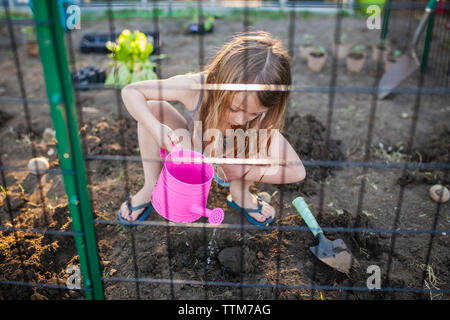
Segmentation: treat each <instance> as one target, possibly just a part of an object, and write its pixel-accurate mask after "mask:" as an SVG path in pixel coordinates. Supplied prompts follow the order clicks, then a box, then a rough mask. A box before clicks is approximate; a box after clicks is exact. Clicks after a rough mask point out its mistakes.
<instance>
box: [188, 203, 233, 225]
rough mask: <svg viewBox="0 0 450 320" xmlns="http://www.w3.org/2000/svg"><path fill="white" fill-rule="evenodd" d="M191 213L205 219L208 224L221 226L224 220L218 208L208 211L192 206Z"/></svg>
mask: <svg viewBox="0 0 450 320" xmlns="http://www.w3.org/2000/svg"><path fill="white" fill-rule="evenodd" d="M190 211H191V213H193V214H197V215H201V216H203V217H207V218H208V221H209V223H210V224H213V225H216V224H221V223H222V221H223V218H224V215H225V214H224V212H223V210H222V209H220V208H215V209H212V210H210V209H208V208H205V207H202V206H200V205H198V204H193V205H192V206H191V209H190Z"/></svg>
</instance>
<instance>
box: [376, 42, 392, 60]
mask: <svg viewBox="0 0 450 320" xmlns="http://www.w3.org/2000/svg"><path fill="white" fill-rule="evenodd" d="M389 51H390V48H389V46H387V45H385V46H380V45H379V44H377V45H375V46H373V49H372V60H373V61H375V62H378V59H380V60H381V62H384V61H386V60H387V56H388V54H389Z"/></svg>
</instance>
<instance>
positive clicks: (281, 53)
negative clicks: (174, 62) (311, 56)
mask: <svg viewBox="0 0 450 320" xmlns="http://www.w3.org/2000/svg"><path fill="white" fill-rule="evenodd" d="M203 71H204V72H206V74H207V76H206V80H205V83H206V84H264V85H291V84H292V75H291V62H290V57H289V55H288V53H287V51H286V49H285V48H284V46H283V43H282V42H281V41H280V40H278V39H276V38H273V37H272V36H271V35H270V34H269V33H267V32H264V31H252V32H246V33H238V34H237V35H235V37H233V39H232V40H231V41H230V42H228V43H226V44H225V45H224V46H223V47H222V48H221V49H220V50H219V51H218V52H217V53H216V54H215V56H214V57H213V58H212V59H211V61H210V63H209V64H208V65H206V66H205V68H204V70H203ZM237 92H239V91H230V90H217V89H216V90H207V91H204V99H203V100H202V103H201V105H200V110H199V120H201V121H202V122H201V123H202V132H206V130H208V129H211V128H215V129H218V128H220V127H221V124H222V123H221V122H222V119H223V117H224V115H225V112H226V110H227V109H228V108H229V107H230V105H231V102H232V99H233V96H234V95H235V94H236V93H237ZM289 94H290V92H289V91H256V95H257V97H258V99H259V101H260V103H261V104H262V105H263V106H265V107H267V108H269V110H268V111H267V112H266V113H265V114H264V115H263V116H259V117H257V118H255V119H253V120H251V121H249V122H248V123H247V124H246V125H245V126H233V129H239V128H240V129H242V130H244V132H245V131H246V130H247V129H256V130H258V129H267V132H268V137H269V139H268V141H267V149H268V148H269V146H270V143H271V139H270V137H271V134H270V130H272V129H278V130H282V127H283V123H284V115H285V108H286V104H287V99H288V97H289ZM257 132H258V131H257ZM211 142H212V141H203V145H202V147H203V150H204V149H205V148H206V146H207V145H208V144H210V143H211ZM258 145H259V143H258ZM217 147H222V146H217ZM235 150H236V147H235ZM245 150H246V152H245V156H246V157H248V146H246V148H245Z"/></svg>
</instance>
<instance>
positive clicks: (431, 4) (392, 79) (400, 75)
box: [378, 0, 439, 99]
mask: <svg viewBox="0 0 450 320" xmlns="http://www.w3.org/2000/svg"><path fill="white" fill-rule="evenodd" d="M438 2H439V0H429V1H428V5H427V7H426V8H425V13H424V15H423V16H422V19H421V20H420V22H419V25H418V27H417V29H416V31H415V33H414V36H413V39H412V41H411V44H410V45H409V48H408V50H407V51H406V53H405V54H404V55H402V56H401V57H400V58H399V59H398V61H397V62H396V63H394V65H393V66H392V67H391V68H390V69H389V70H388V71H387V72H386V73H385V74H384V75H383V77H382V78H381V79H380V82H379V84H378V87H379V88H380V89H381V91H380V92H379V93H378V99H384V98H385V97H386V96H388V95H389V94H390V93H391V91H392V90H393V89H394V88H395V87H397V86H398V85H400V83H401V82H402V81H403V80H405V79H406V78H407V77H408V76H409V75H410V74H411V73H413V72H414V71H416V70H417V69H418V68H419V67H421V62H420V61H419V58H418V56H417V53H416V46H417V41H418V40H419V37H420V35H421V34H422V31H423V30H424V29H425V26H426V25H427V22H428V20H429V17H430V15H431V14H432V13H433V12H434V11H435V10H436V6H437V3H438ZM430 41H431V33H429V32H427V35H426V38H425V45H424V53H425V52H427V51H428V49H429V45H430ZM422 63H424V62H423V61H422ZM421 72H424V70H421Z"/></svg>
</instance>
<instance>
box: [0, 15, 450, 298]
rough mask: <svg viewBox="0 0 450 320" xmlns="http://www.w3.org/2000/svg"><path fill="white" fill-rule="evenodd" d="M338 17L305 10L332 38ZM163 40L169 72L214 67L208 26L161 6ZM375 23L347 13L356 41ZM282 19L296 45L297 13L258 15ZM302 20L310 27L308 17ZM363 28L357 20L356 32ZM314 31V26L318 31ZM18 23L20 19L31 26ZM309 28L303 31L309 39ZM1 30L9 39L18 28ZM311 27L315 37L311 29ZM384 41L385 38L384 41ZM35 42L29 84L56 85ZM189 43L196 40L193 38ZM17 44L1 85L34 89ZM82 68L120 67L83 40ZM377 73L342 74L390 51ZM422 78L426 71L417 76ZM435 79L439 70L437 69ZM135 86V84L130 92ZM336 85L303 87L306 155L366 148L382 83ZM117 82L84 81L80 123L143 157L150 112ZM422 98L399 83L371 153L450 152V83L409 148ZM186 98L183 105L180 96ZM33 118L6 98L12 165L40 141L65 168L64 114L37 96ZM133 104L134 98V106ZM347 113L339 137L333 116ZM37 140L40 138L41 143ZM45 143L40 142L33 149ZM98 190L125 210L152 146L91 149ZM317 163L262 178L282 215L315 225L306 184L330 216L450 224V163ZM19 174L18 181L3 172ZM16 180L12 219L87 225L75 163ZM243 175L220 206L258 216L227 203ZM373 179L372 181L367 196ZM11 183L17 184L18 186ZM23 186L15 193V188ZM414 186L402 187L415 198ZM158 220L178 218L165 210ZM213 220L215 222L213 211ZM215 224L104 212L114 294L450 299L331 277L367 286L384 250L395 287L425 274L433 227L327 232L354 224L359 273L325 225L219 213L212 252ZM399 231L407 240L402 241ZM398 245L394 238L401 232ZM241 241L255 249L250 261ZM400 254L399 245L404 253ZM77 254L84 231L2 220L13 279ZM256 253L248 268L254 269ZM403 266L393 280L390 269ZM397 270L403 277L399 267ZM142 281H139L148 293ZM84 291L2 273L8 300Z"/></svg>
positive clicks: (39, 151) (9, 201) (339, 155)
mask: <svg viewBox="0 0 450 320" xmlns="http://www.w3.org/2000/svg"><path fill="white" fill-rule="evenodd" d="M334 22H335V21H334V19H332V18H326V17H325V18H321V19H320V20H319V19H314V18H312V19H311V20H309V21H308V22H307V23H304V22H299V25H300V26H301V28H308V29H311V30H310V32H309V33H312V32H313V31H314V32H315V33H317V41H318V42H321V43H322V44H326V43H329V44H330V47H331V43H332V32H328V31H327V30H331V29H333V26H334ZM116 23H117V26H116V27H117V28H118V29H119V28H125V27H127V28H130V29H135V28H136V29H141V30H143V29H146V26H147V24H148V21H143V20H139V19H136V21H121V20H118V21H116ZM160 23H161V25H160V28H161V41H162V43H163V48H162V52H164V53H168V54H169V56H170V59H169V60H165V61H162V62H161V64H160V65H159V67H160V68H161V71H162V77H163V78H167V77H169V76H172V75H175V74H180V73H186V72H190V71H195V70H198V63H199V61H198V43H199V39H198V36H195V35H189V36H188V35H186V34H185V33H184V32H183V31H182V30H180V24H181V22H179V21H175V20H164V19H162V20H161V21H160ZM362 23H363V22H361V21H360V20H357V19H351V18H347V19H346V20H345V24H344V26H343V30H344V32H347V34H349V32H350V31H352V30H361V32H354V33H352V36H354V39H349V40H352V41H353V42H355V43H364V42H371V41H372V39H378V38H379V37H373V38H372V36H369V34H367V31H364V30H363V29H364V28H363V25H362ZM267 24H270V26H271V28H270V30H267V31H270V32H272V33H273V34H274V35H275V36H278V37H280V38H281V39H282V40H283V41H284V42H285V44H287V32H286V30H287V29H286V21H283V20H270V21H269V22H268V21H264V20H257V21H255V22H254V28H255V29H264V30H266V29H267V28H266V27H265V26H266V25H267ZM300 26H297V27H300ZM241 27H242V26H241V25H240V24H239V23H236V24H230V23H229V21H224V20H217V21H216V22H215V29H214V33H212V34H208V35H205V38H204V45H205V50H206V51H205V52H206V56H207V57H209V56H210V55H211V54H212V53H213V52H214V51H215V50H216V48H217V47H218V46H220V45H221V44H222V43H223V42H224V41H225V40H226V39H228V38H229V37H230V36H231V35H232V34H233V33H235V32H237V31H242V30H241V29H242V28H241ZM345 30H347V31H345ZM92 31H98V32H108V24H107V22H106V21H99V22H90V23H86V24H85V25H84V26H83V27H82V32H79V33H74V36H73V41H74V44H77V43H78V41H79V40H80V39H81V36H82V34H83V33H88V32H92ZM302 32H303V31H302ZM17 34H19V31H18V30H17ZM297 37H298V39H297ZM0 38H1V39H0V40H2V41H7V38H6V34H5V33H4V32H3V34H0ZM295 42H296V43H297V44H300V43H301V42H302V36H301V32H298V35H296V39H295ZM372 42H374V44H375V41H372ZM20 48H21V50H20V52H19V57H20V60H21V64H22V69H23V71H24V76H25V83H26V86H27V88H26V92H27V96H28V97H29V98H38V99H45V98H46V91H45V85H44V83H43V79H42V68H41V66H40V64H39V60H38V59H36V58H29V57H27V56H26V54H25V52H24V49H23V45H22V46H21V47H20ZM180 48H183V50H180ZM7 49H8V47H4V46H3V47H1V48H0V50H1V53H2V54H0V68H1V70H2V72H1V73H0V93H1V92H5V93H4V94H5V96H8V97H20V90H19V87H18V84H17V78H16V71H15V67H14V61H13V58H12V55H11V54H10V51H8V50H7ZM297 49H298V48H296V49H295V57H294V59H293V73H294V83H296V84H298V85H307V86H309V85H311V84H315V85H321V86H328V85H329V76H328V75H329V73H330V71H331V64H330V62H328V63H327V65H326V66H325V68H324V70H323V71H322V72H321V73H314V72H311V71H309V70H308V69H307V67H306V64H305V62H302V61H301V60H300V59H299V58H298V57H297V56H298V54H297ZM76 62H77V66H78V67H82V66H88V65H92V64H93V65H96V66H98V67H102V68H108V67H107V65H108V59H106V58H105V56H104V55H95V54H89V55H81V54H80V53H79V52H78V51H77V52H76ZM365 68H366V72H365V73H361V74H358V75H350V74H347V73H346V72H345V61H342V62H339V65H338V69H339V77H338V79H337V82H338V83H337V85H338V86H347V85H348V86H357V85H367V86H371V85H373V77H374V75H375V63H372V62H370V61H368V62H367V64H366V66H365ZM408 81H409V82H408V83H407V84H406V85H411V86H414V85H415V84H416V83H417V77H416V75H415V77H412V78H411V79H409V80H408ZM427 81H428V82H427V85H430V86H432V85H433V82H432V81H433V79H432V78H430V79H428V80H427ZM119 98H120V97H119ZM329 98H330V95H329V94H324V93H298V92H294V93H293V94H292V95H291V101H290V106H289V112H288V114H287V118H286V124H285V128H284V131H283V134H284V135H285V137H286V138H287V140H288V141H289V142H290V143H291V144H292V146H293V147H294V149H295V150H296V151H297V153H298V154H299V156H300V158H301V159H302V160H303V161H312V160H324V159H325V157H324V154H323V147H324V146H325V145H327V146H328V153H327V157H326V159H327V160H330V161H354V162H358V161H364V159H365V147H366V146H365V139H366V137H367V129H368V121H369V120H368V119H369V115H370V112H369V111H370V108H371V106H372V101H371V97H370V96H368V95H358V94H352V95H350V94H346V93H339V94H335V96H334V109H333V112H332V113H330V112H329ZM116 99H117V95H116V94H115V93H114V91H111V90H104V91H87V92H82V93H79V94H77V100H78V105H77V106H78V108H80V109H79V111H81V114H82V115H83V123H82V124H81V125H80V136H81V137H83V139H84V146H85V151H86V153H87V154H89V155H103V156H117V155H126V156H139V146H138V143H137V135H136V122H135V121H134V120H133V119H132V118H131V117H130V115H129V114H128V113H127V112H126V110H125V109H121V112H120V114H121V116H119V112H118V107H117V103H119V105H120V101H117V100H116ZM414 102H415V97H414V96H412V95H393V96H392V97H390V98H389V99H387V100H385V101H382V102H379V103H378V104H377V109H376V117H375V120H374V121H375V123H374V131H373V135H372V137H371V139H372V140H371V143H370V145H369V146H368V150H370V157H369V158H370V159H369V160H370V161H376V162H384V163H392V162H405V161H416V162H423V163H428V162H436V163H445V162H449V158H448V156H449V155H448V153H449V150H450V127H449V125H448V123H449V119H450V116H449V115H450V107H448V101H446V99H445V97H441V96H432V97H430V96H423V97H422V101H421V106H422V107H421V110H420V113H419V116H418V117H419V119H418V125H417V128H416V132H415V137H414V144H413V148H412V149H413V151H412V152H411V154H410V155H407V154H405V153H404V152H405V148H406V146H407V142H408V136H409V132H410V128H411V124H412V122H411V121H412V116H413V114H412V111H413V106H414ZM174 106H175V107H176V108H177V109H178V110H180V111H181V110H182V108H183V106H182V105H181V104H179V103H174ZM29 108H30V121H31V123H32V128H31V132H29V130H28V129H27V126H26V121H25V117H24V109H23V106H22V105H21V104H15V103H4V104H3V105H2V110H1V112H0V134H1V137H2V143H1V150H2V165H3V166H9V167H20V168H26V166H27V163H28V160H29V159H30V158H31V157H32V156H33V155H36V156H44V157H46V158H47V159H48V160H49V163H50V168H51V169H57V168H59V163H58V156H57V152H56V142H55V140H51V141H44V140H42V133H43V131H44V129H45V128H51V127H52V124H51V118H50V114H49V110H48V106H47V105H40V104H31V105H30V106H29ZM122 108H123V107H122ZM330 114H331V116H332V118H333V119H332V125H331V127H330V130H331V134H330V140H329V141H328V143H326V138H327V132H326V130H325V128H326V124H327V123H328V119H329V118H328V117H329V116H330ZM31 143H32V144H31ZM32 146H34V150H33V148H32ZM86 167H87V171H88V178H89V190H90V195H91V199H92V205H93V212H94V218H95V219H99V220H110V221H113V220H116V219H117V210H118V208H119V207H120V205H121V203H122V202H123V201H124V200H125V199H126V196H127V192H130V193H131V194H134V193H136V192H137V191H138V190H139V189H140V188H141V187H142V186H143V183H144V180H143V173H142V166H141V163H140V162H139V161H129V162H126V163H124V162H122V161H117V160H113V159H112V158H111V160H96V159H90V160H87V161H86ZM306 170H307V177H306V179H305V180H304V181H302V182H299V183H295V184H286V185H270V184H264V183H261V184H259V185H253V186H252V187H251V191H252V192H258V191H266V192H268V193H269V194H271V195H272V205H273V206H274V207H275V209H276V210H277V221H276V223H275V225H278V226H305V224H304V222H303V221H302V219H301V217H300V215H299V214H298V213H297V212H296V210H295V209H294V208H293V206H292V204H291V202H292V200H293V199H294V198H296V197H297V196H302V197H304V199H305V201H306V202H307V203H308V205H309V207H310V209H311V211H312V212H313V213H314V214H315V215H316V217H317V218H318V222H319V224H320V225H321V226H322V227H340V228H346V227H349V228H375V229H382V230H391V229H393V228H394V226H395V221H396V217H397V214H398V220H397V224H396V227H398V228H400V229H408V230H430V229H432V227H433V223H434V219H435V215H436V214H437V213H438V214H439V216H438V219H437V220H436V228H437V229H439V230H448V229H449V227H450V223H449V213H450V209H449V208H450V207H449V203H444V204H442V205H440V206H437V204H436V203H435V202H433V200H432V199H431V198H430V196H429V195H428V190H429V187H431V185H433V184H437V183H440V184H444V185H446V186H447V187H449V177H448V175H447V176H444V171H443V170H418V169H416V170H410V169H408V170H406V175H405V176H402V175H401V170H399V169H387V168H366V169H365V170H364V169H363V168H360V167H341V168H331V167H323V168H320V167H312V166H307V167H306ZM3 177H4V180H3ZM3 177H2V181H1V185H2V188H3V189H4V192H3V191H2V192H1V193H0V194H1V196H0V200H1V202H0V222H1V227H2V228H8V227H15V228H33V229H39V230H47V229H49V230H54V231H72V225H71V218H70V215H69V212H68V208H67V197H66V195H65V192H64V184H63V181H62V177H61V175H60V174H56V173H47V174H45V175H43V176H41V177H40V178H38V177H37V176H36V175H34V174H31V173H29V172H28V171H26V170H19V171H4V175H3ZM228 191H229V190H228V188H223V187H220V186H219V185H217V184H216V182H215V181H213V184H212V187H211V191H210V194H209V198H208V208H214V207H221V208H223V209H224V211H225V219H224V222H223V223H224V224H240V223H241V222H243V223H245V224H248V222H247V221H245V219H243V218H242V216H241V215H240V214H239V212H238V211H236V210H234V209H230V208H229V207H227V205H226V203H225V197H226V195H227V194H228ZM361 191H363V192H364V195H363V196H360V192H361ZM5 192H6V193H5ZM6 195H7V196H6ZM399 199H400V200H401V201H399ZM148 220H149V221H159V222H163V221H165V220H164V219H163V218H161V217H160V216H159V215H158V214H156V212H155V211H153V212H152V213H151V214H150V216H149V218H148ZM198 222H206V220H205V219H203V218H202V219H200V220H199V221H198ZM212 233H213V230H212V229H210V228H205V229H204V228H190V227H186V226H181V227H170V228H169V227H167V228H166V227H155V226H138V227H133V228H129V227H124V226H120V225H114V224H111V225H107V224H101V223H97V224H96V234H97V240H98V251H99V255H100V260H101V262H100V263H101V270H102V276H103V277H104V278H105V281H104V289H105V296H106V298H107V299H135V298H138V297H139V298H142V299H172V298H175V299H205V298H208V299H240V298H241V297H242V298H244V299H273V298H274V297H275V296H276V295H278V297H279V298H281V299H418V298H422V299H448V298H449V295H448V294H437V293H429V292H425V293H424V294H423V295H421V296H420V295H419V294H417V293H411V292H402V291H386V292H369V291H365V290H356V289H355V290H351V291H343V290H330V288H332V287H347V286H355V287H358V288H365V287H366V281H367V278H368V276H369V275H370V274H368V273H367V267H369V266H371V265H377V266H379V267H380V270H381V279H382V283H381V286H382V288H386V287H390V288H391V287H392V288H422V280H423V279H422V276H423V275H424V272H423V270H424V268H425V265H424V263H425V258H426V256H427V253H428V248H429V241H430V235H429V234H427V233H418V234H415V233H407V234H396V236H395V238H394V239H393V238H392V233H385V232H358V233H350V232H339V233H338V232H326V235H327V237H328V238H329V239H337V238H342V239H343V240H344V242H345V243H346V244H347V246H348V247H349V248H350V249H351V251H352V253H353V255H354V257H355V258H356V259H357V260H358V262H359V265H358V266H357V267H355V268H354V269H353V270H351V272H350V274H348V275H345V274H342V273H339V272H337V271H335V270H333V269H331V268H330V267H328V266H327V265H324V264H323V263H322V262H320V261H318V260H317V259H316V258H315V257H314V256H313V254H312V253H311V251H310V250H309V247H310V246H312V245H315V244H316V242H315V239H314V238H313V236H312V234H311V233H310V232H309V231H306V232H304V231H279V230H276V229H275V230H269V231H267V230H266V231H264V230H247V231H242V230H240V229H231V230H230V229H222V228H217V229H216V234H215V237H214V241H213V242H212V249H213V250H212V254H211V262H210V264H209V265H208V266H207V258H208V256H209V252H208V248H207V246H208V242H209V241H210V239H211V236H212ZM393 240H394V241H393ZM392 244H394V246H393V247H392ZM448 247H449V239H448V234H446V235H445V234H437V235H436V236H435V237H434V240H433V247H432V251H431V255H430V267H429V269H428V270H427V272H425V280H426V283H425V288H448V287H449V282H450V272H449V270H450V268H449V266H450V260H449V258H450V251H449V250H448ZM241 250H242V256H243V258H244V260H243V261H241V260H240V259H241ZM391 253H392V255H391ZM70 265H79V261H78V256H77V253H76V250H75V245H74V241H73V237H72V236H61V235H55V234H52V235H45V236H44V235H42V234H36V233H25V232H21V231H20V232H10V231H7V230H6V231H1V232H0V280H8V281H29V282H33V283H46V284H51V285H58V284H59V285H65V284H66V280H67V279H68V276H69V274H68V273H67V272H66V270H67V268H68V267H69V266H70ZM241 267H242V268H241ZM388 267H389V271H390V273H389V279H388V278H387V272H388ZM108 277H120V278H129V279H132V278H135V277H138V278H144V279H176V280H194V281H202V280H204V279H205V277H206V279H207V280H208V281H224V282H235V283H239V282H243V283H249V284H258V285H262V284H268V285H275V284H277V283H278V284H280V285H290V286H300V288H298V289H283V288H281V289H279V290H277V291H275V290H274V289H273V288H265V287H264V286H259V287H246V286H244V287H242V288H239V287H232V286H228V287H227V286H225V287H223V286H210V287H204V286H201V285H196V284H192V285H191V284H174V285H173V286H171V285H169V284H166V283H149V282H140V283H139V284H138V286H137V285H136V284H135V283H134V282H131V281H130V282H114V281H110V280H108V279H107V278H108ZM387 280H389V282H388V281H387ZM309 285H321V286H324V287H326V288H327V289H326V290H325V289H323V290H309V289H303V288H301V286H309ZM137 289H138V292H139V295H137ZM60 298H62V299H83V298H84V295H83V294H82V293H80V292H79V291H75V290H74V291H71V290H62V291H59V290H57V289H52V288H42V287H25V286H18V285H12V284H10V285H5V284H0V299H60Z"/></svg>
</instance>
